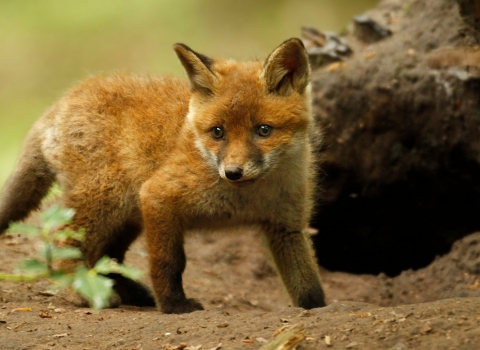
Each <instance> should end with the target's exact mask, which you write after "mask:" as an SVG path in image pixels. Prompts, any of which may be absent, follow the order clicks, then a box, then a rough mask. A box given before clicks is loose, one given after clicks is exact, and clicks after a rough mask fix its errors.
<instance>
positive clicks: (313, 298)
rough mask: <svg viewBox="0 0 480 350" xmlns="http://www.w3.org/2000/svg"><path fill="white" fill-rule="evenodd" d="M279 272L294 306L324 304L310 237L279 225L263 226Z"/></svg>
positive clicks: (311, 307)
mask: <svg viewBox="0 0 480 350" xmlns="http://www.w3.org/2000/svg"><path fill="white" fill-rule="evenodd" d="M263 229H264V233H265V237H266V240H267V244H268V247H269V248H270V251H271V253H272V256H273V259H274V261H275V264H276V266H277V270H278V273H279V274H280V277H281V278H282V281H283V283H284V284H285V287H286V289H287V291H288V294H289V295H290V298H291V299H292V302H293V304H294V305H295V306H300V307H303V308H305V309H313V308H316V307H321V306H325V299H324V298H325V296H324V292H323V289H322V286H321V284H320V278H319V275H318V265H317V261H316V258H315V254H314V251H313V248H312V243H311V240H310V237H309V236H307V234H306V233H303V232H302V231H289V230H287V229H286V228H285V227H282V226H280V227H279V226H278V225H268V224H266V225H264V227H263Z"/></svg>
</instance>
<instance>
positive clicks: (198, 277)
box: [0, 231, 480, 349]
mask: <svg viewBox="0 0 480 350" xmlns="http://www.w3.org/2000/svg"><path fill="white" fill-rule="evenodd" d="M479 243H480V233H475V234H472V235H470V236H467V237H465V238H464V239H462V240H460V241H458V242H457V243H455V245H454V246H453V249H452V251H451V252H450V253H449V254H447V255H445V256H443V257H438V258H437V259H436V260H435V261H434V262H433V263H432V264H430V265H429V266H427V267H426V268H423V269H420V270H417V271H405V272H403V273H402V274H400V275H399V276H397V277H395V278H389V277H387V276H385V275H384V274H380V275H378V276H374V275H353V274H348V273H342V272H331V271H326V270H322V271H321V273H322V279H323V285H324V287H325V290H326V294H327V302H328V306H327V307H325V308H319V309H314V310H310V311H305V310H303V309H300V308H295V307H291V306H289V299H288V297H287V296H286V294H285V292H284V291H283V287H282V284H281V281H280V280H279V278H278V277H277V275H276V273H275V271H274V269H273V268H272V265H271V263H270V261H269V258H268V255H267V254H265V250H264V248H263V246H262V243H261V240H260V238H259V237H258V235H257V234H256V233H255V232H249V231H246V232H236V233H228V234H227V233H216V234H210V233H197V234H193V235H192V236H190V237H188V239H187V242H186V252H187V257H188V264H187V269H186V271H185V274H184V283H185V289H186V293H187V295H188V296H189V297H194V298H197V299H199V300H200V301H201V302H202V303H203V305H204V306H205V309H206V310H205V311H198V312H194V313H191V314H184V315H165V314H162V313H160V312H158V311H157V310H155V309H154V308H136V307H124V306H122V307H119V308H117V309H105V310H102V311H100V312H97V313H96V312H92V311H91V310H89V309H85V308H78V307H77V306H75V304H74V303H73V302H72V298H71V297H70V294H69V293H68V292H66V291H62V292H59V293H58V294H56V295H53V296H48V295H45V293H44V292H45V291H46V290H48V288H49V282H48V281H38V282H34V283H25V282H21V283H15V282H1V283H0V349H61V348H67V349H162V348H164V349H182V347H184V346H187V349H188V347H190V349H220V348H221V349H258V348H260V347H261V346H262V345H264V344H265V343H266V342H268V341H270V340H271V339H272V338H273V335H274V333H275V332H278V330H279V329H282V327H289V326H291V325H294V324H297V323H303V324H304V325H305V328H306V332H307V338H306V340H304V341H303V342H302V343H301V345H300V346H299V347H297V349H327V348H331V349H411V348H416V349H478V347H479V344H480V327H479V325H480V288H479V287H480V277H479V273H480V244H479ZM37 249H38V241H36V240H32V239H28V238H25V237H23V236H17V235H6V236H2V237H1V238H0V251H1V252H2V253H1V255H0V271H3V272H7V271H8V272H11V271H12V270H13V268H14V266H15V265H16V264H18V263H19V262H20V261H21V260H23V259H25V258H29V257H34V256H36V255H37ZM366 258H367V257H366ZM127 264H129V265H132V266H136V267H138V268H141V269H142V270H144V271H145V272H147V271H148V269H147V258H146V250H145V246H144V241H143V239H139V241H138V242H136V243H135V244H134V245H133V246H132V248H131V249H130V251H129V253H128V257H127ZM144 282H145V283H147V284H149V279H148V277H147V274H146V277H144ZM47 294H48V293H47ZM435 300H436V301H435ZM328 340H330V343H331V345H330V346H327V344H326V342H327V341H328ZM182 344H183V345H182ZM219 344H221V345H219ZM200 345H201V348H200V347H199V346H200Z"/></svg>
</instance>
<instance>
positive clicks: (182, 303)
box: [160, 299, 204, 314]
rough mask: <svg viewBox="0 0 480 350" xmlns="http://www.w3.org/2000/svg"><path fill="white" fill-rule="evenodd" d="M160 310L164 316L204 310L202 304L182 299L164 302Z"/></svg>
mask: <svg viewBox="0 0 480 350" xmlns="http://www.w3.org/2000/svg"><path fill="white" fill-rule="evenodd" d="M160 310H161V311H162V312H163V313H166V314H185V313H189V312H193V311H198V310H204V308H203V306H202V304H200V303H199V302H198V301H196V300H195V299H183V300H175V301H164V302H162V304H161V307H160Z"/></svg>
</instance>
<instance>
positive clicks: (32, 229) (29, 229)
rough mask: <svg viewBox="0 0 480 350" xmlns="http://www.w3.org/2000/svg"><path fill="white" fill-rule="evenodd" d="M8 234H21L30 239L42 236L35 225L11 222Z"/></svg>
mask: <svg viewBox="0 0 480 350" xmlns="http://www.w3.org/2000/svg"><path fill="white" fill-rule="evenodd" d="M7 232H8V233H21V234H24V235H26V236H28V237H35V236H38V235H39V234H40V229H39V228H38V227H36V226H33V225H26V224H22V223H17V222H11V223H10V225H9V226H8V231H7Z"/></svg>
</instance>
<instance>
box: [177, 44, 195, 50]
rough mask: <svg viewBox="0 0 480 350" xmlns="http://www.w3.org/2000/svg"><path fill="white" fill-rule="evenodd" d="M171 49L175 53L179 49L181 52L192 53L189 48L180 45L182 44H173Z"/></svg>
mask: <svg viewBox="0 0 480 350" xmlns="http://www.w3.org/2000/svg"><path fill="white" fill-rule="evenodd" d="M173 49H174V50H175V51H178V50H181V49H183V50H188V51H192V49H191V48H189V47H188V46H187V45H185V44H182V43H175V44H173Z"/></svg>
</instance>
